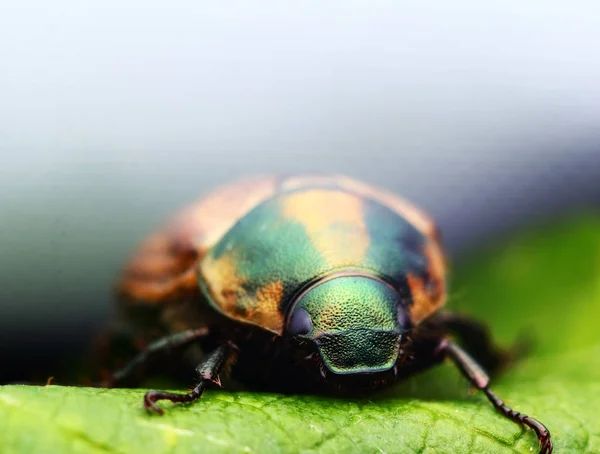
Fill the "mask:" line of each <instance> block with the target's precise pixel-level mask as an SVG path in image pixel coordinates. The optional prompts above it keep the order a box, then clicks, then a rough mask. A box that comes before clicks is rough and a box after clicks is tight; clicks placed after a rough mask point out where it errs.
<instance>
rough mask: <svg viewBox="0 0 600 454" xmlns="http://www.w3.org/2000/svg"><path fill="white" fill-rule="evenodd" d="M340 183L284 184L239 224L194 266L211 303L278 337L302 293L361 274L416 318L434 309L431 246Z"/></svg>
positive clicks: (402, 219)
mask: <svg viewBox="0 0 600 454" xmlns="http://www.w3.org/2000/svg"><path fill="white" fill-rule="evenodd" d="M350 181H352V180H350ZM338 182H339V181H338V180H336V179H326V178H325V179H316V180H315V182H314V184H309V185H304V186H303V185H298V186H297V187H296V186H291V185H289V186H288V187H287V189H286V186H285V185H282V186H281V188H280V190H279V191H276V192H275V193H274V194H273V195H272V196H271V197H269V198H267V199H265V200H263V201H262V202H260V203H259V204H258V205H257V206H255V207H254V208H253V209H252V210H250V211H249V212H248V213H247V214H246V215H245V216H243V217H242V218H241V219H239V220H238V221H237V222H236V223H235V224H234V225H233V226H232V227H231V229H230V230H229V231H228V232H227V233H225V235H224V236H223V237H222V238H221V239H220V240H219V241H218V242H217V243H216V244H215V245H214V246H213V247H212V248H211V249H209V250H208V251H207V253H206V255H205V256H204V257H203V258H202V260H201V261H200V262H199V271H200V272H199V285H200V288H201V289H202V291H203V292H204V293H205V295H206V296H207V297H208V300H209V302H210V304H212V305H213V306H214V307H215V308H216V309H217V310H219V311H221V312H222V313H224V314H225V315H227V316H229V317H232V318H234V319H237V320H239V321H242V322H246V323H251V324H255V325H258V326H261V327H263V328H265V329H267V330H270V331H272V332H274V333H278V334H281V333H282V332H283V327H284V324H285V320H284V318H285V314H286V310H287V308H288V306H289V304H290V302H291V301H292V300H293V298H294V297H295V296H297V295H298V294H299V292H301V291H302V289H303V288H305V287H306V286H307V285H309V284H310V283H312V282H315V281H316V280H318V279H320V278H323V277H325V276H327V275H329V274H330V273H334V272H339V271H343V270H358V271H360V270H362V271H364V272H365V273H368V274H372V275H375V276H379V277H381V278H383V279H385V280H386V282H389V283H390V284H391V285H392V286H393V287H394V288H395V289H396V290H397V291H398V292H399V293H400V295H401V297H402V298H404V300H405V301H404V302H405V303H406V305H408V306H411V305H413V306H415V305H416V304H418V312H419V314H420V313H423V314H428V313H429V312H431V311H432V310H434V309H435V308H437V306H439V301H438V300H435V298H434V297H433V296H432V295H434V293H436V292H437V293H436V294H439V293H440V279H443V276H442V277H441V278H440V276H439V274H440V272H439V268H440V267H439V266H437V268H436V269H434V268H435V267H434V265H435V264H434V263H433V262H434V261H435V260H433V259H435V258H436V257H437V255H439V254H440V253H439V250H438V249H437V244H436V242H435V241H434V239H433V238H431V237H430V236H428V235H427V232H424V231H423V229H422V228H421V229H419V228H418V226H416V225H415V223H414V222H411V221H412V219H411V221H409V218H410V217H411V216H408V215H407V216H403V214H402V212H401V210H399V209H398V208H397V207H395V208H394V207H390V206H389V204H386V203H383V202H382V201H381V198H380V199H377V198H376V197H369V196H366V195H365V191H354V190H353V189H351V188H349V185H348V184H346V185H341V184H338ZM374 193H376V192H375V190H374ZM387 197H389V196H387ZM399 203H400V202H399ZM409 208H410V206H409ZM408 214H412V213H408ZM412 217H413V218H414V216H412ZM432 246H434V247H435V249H433V252H434V254H433V256H434V257H433V259H432V254H428V253H427V251H428V250H429V251H431V250H432V249H431V247H432ZM436 254H437V255H436ZM438 261H439V260H438ZM432 270H433V271H434V272H432ZM428 292H432V293H431V294H430V293H428ZM434 296H435V295H434ZM436 298H437V296H436ZM440 301H441V300H440ZM427 305H428V306H427ZM425 306H427V307H425ZM430 306H431V307H430Z"/></svg>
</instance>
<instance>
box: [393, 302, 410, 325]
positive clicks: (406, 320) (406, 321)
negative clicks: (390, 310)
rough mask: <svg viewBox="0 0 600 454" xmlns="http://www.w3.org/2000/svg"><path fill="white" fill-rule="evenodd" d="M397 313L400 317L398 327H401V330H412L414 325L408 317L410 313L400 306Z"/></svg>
mask: <svg viewBox="0 0 600 454" xmlns="http://www.w3.org/2000/svg"><path fill="white" fill-rule="evenodd" d="M396 313H397V317H398V325H400V328H401V329H402V330H408V329H410V328H411V325H412V323H411V320H410V317H409V316H408V313H407V312H406V309H404V307H402V306H398V311H397V312H396Z"/></svg>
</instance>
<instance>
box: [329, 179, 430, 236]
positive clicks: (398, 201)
mask: <svg viewBox="0 0 600 454" xmlns="http://www.w3.org/2000/svg"><path fill="white" fill-rule="evenodd" d="M335 180H336V181H337V182H338V184H339V185H340V186H341V187H343V188H346V189H349V190H352V191H355V192H358V193H359V194H362V195H364V196H365V197H369V198H372V199H375V200H377V201H379V202H382V203H383V204H384V205H386V206H388V207H389V208H392V209H393V210H395V211H396V212H397V213H398V214H400V215H401V216H403V217H404V218H406V220H407V221H408V222H410V223H411V224H412V225H414V226H415V227H416V228H417V229H418V230H419V231H420V232H422V233H424V234H425V235H427V236H428V237H434V236H435V234H436V228H435V224H434V222H433V221H432V220H431V218H430V217H429V216H428V215H427V214H426V213H425V212H424V211H422V210H420V209H419V208H417V207H416V206H415V205H413V204H412V203H410V202H409V201H408V200H405V199H403V198H402V197H400V196H398V195H396V194H393V193H391V192H387V191H385V190H383V189H379V188H378V189H376V188H373V187H371V186H369V185H367V184H365V183H362V182H360V181H356V180H354V179H352V178H348V177H344V176H338V177H335Z"/></svg>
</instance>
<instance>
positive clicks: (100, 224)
mask: <svg viewBox="0 0 600 454" xmlns="http://www.w3.org/2000/svg"><path fill="white" fill-rule="evenodd" d="M598 55H600V7H599V6H598V5H597V4H596V3H595V2H580V3H567V2H548V1H546V2H529V3H523V2H519V1H515V0H510V1H498V0H493V1H491V2H486V3H484V4H482V3H479V2H469V1H466V0H459V1H456V2H451V3H449V2H441V3H440V2H438V3H432V2H397V1H371V2H366V1H346V2H340V1H336V2H317V1H303V2H277V1H273V0H269V1H264V2H258V3H257V2H241V1H231V2H192V1H183V0H180V1H172V2H157V1H146V2H140V1H130V2H122V1H114V0H105V1H102V2H99V1H95V2H94V1H79V0H77V1H76V0H56V1H54V2H50V3H48V2H44V1H41V0H39V1H28V0H23V1H12V2H11V1H6V2H3V3H2V5H0V158H1V159H0V364H2V367H0V382H3V383H4V382H12V381H19V380H24V379H26V377H28V376H29V375H30V372H31V371H38V372H39V371H44V372H46V371H47V373H48V374H51V373H52V369H53V367H54V365H55V364H57V363H58V362H63V363H64V362H65V361H69V360H70V358H74V357H76V356H77V355H78V354H79V353H80V352H81V351H82V349H83V348H84V347H86V346H87V343H88V342H89V341H90V337H91V335H92V333H93V332H94V331H95V330H97V329H98V328H99V327H101V326H102V324H103V323H104V322H105V321H106V320H107V318H108V317H109V315H110V313H111V306H110V290H111V284H112V280H113V278H114V276H115V274H116V273H117V272H118V270H119V266H120V265H121V264H122V262H123V260H124V259H125V258H126V256H127V254H128V252H129V250H130V248H131V247H133V246H134V245H135V243H136V242H137V241H138V240H139V239H141V237H142V236H143V235H144V234H146V233H147V232H148V231H149V230H150V229H151V228H152V227H153V226H154V225H155V224H156V223H157V222H159V221H161V220H162V219H163V218H164V216H166V215H168V214H169V213H171V212H172V211H173V210H174V209H176V208H178V207H179V206H181V205H182V204H185V203H186V202H188V201H190V200H192V199H194V198H196V197H197V196H198V195H199V194H201V193H203V192H205V191H207V190H209V189H210V188H212V187H214V186H215V185H217V184H221V183H224V182H226V181H229V180H232V179H234V178H237V177H240V176H244V175H248V174H253V173H265V172H267V173H270V172H286V173H287V172H303V171H312V170H317V171H325V172H336V173H346V174H349V175H351V176H353V177H356V178H360V179H363V180H365V181H367V182H370V183H373V184H376V185H379V186H382V187H385V188H387V189H390V190H393V191H396V192H398V193H401V194H403V195H405V196H406V197H408V198H409V199H411V200H413V201H415V202H417V203H419V204H421V205H422V206H423V207H424V208H425V209H427V210H428V211H430V212H431V213H432V214H433V215H434V216H435V217H436V218H437V219H438V221H439V223H440V225H441V228H442V230H443V232H444V237H445V239H446V242H447V244H448V246H449V248H450V251H451V253H452V254H453V256H454V257H455V258H459V257H460V256H461V254H463V253H464V252H465V251H467V250H468V249H469V248H473V247H476V246H477V245H480V244H483V243H487V242H490V241H494V238H496V237H497V235H500V234H503V233H504V232H507V231H509V230H510V229H513V228H518V226H520V225H525V224H528V223H531V222H539V221H540V220H546V221H547V222H551V220H552V219H553V218H554V217H555V216H563V217H564V216H569V215H570V214H571V213H575V212H577V211H579V210H582V209H586V208H589V207H596V208H597V207H598V206H599V205H600V127H599V124H600V59H599V58H598Z"/></svg>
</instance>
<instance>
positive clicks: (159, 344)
mask: <svg viewBox="0 0 600 454" xmlns="http://www.w3.org/2000/svg"><path fill="white" fill-rule="evenodd" d="M207 334H208V328H199V329H189V330H185V331H181V332H179V333H175V334H171V335H169V336H165V337H161V338H160V339H158V340H156V341H154V342H152V343H150V344H149V345H148V346H147V347H146V348H145V349H144V350H143V351H141V352H140V353H138V355H137V356H135V357H134V358H133V359H132V360H131V361H129V362H128V363H127V364H126V365H125V366H124V367H122V368H121V369H119V370H117V371H115V372H113V373H112V374H111V376H110V378H109V379H108V380H106V381H105V382H104V383H103V384H102V385H103V386H104V387H112V386H114V385H115V384H116V383H118V382H120V381H121V380H123V379H125V378H127V377H128V376H129V375H131V373H132V372H133V371H134V370H135V368H136V367H138V366H140V365H142V364H144V363H145V362H146V361H148V359H149V358H150V356H151V355H153V354H155V353H158V352H161V351H164V350H168V349H171V348H176V347H182V346H184V345H186V344H188V343H189V342H191V341H193V340H196V339H199V338H202V337H205V336H206V335H207Z"/></svg>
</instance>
